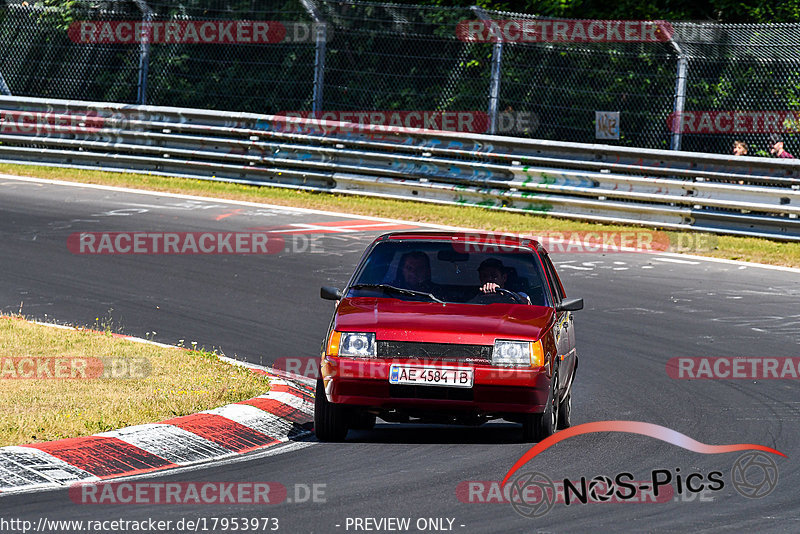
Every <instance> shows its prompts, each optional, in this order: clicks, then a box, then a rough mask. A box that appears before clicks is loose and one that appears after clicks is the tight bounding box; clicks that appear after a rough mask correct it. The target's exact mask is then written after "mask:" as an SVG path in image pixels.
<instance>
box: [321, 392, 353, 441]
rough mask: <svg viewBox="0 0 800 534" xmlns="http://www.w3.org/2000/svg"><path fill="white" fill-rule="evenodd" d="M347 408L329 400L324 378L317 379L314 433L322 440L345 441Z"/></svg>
mask: <svg viewBox="0 0 800 534" xmlns="http://www.w3.org/2000/svg"><path fill="white" fill-rule="evenodd" d="M347 431H348V428H347V410H346V408H345V407H344V406H342V405H340V404H333V403H331V402H328V397H326V396H325V386H324V385H323V383H322V379H319V380H317V392H316V393H315V395H314V433H315V434H316V435H317V439H318V440H320V441H344V438H346V437H347Z"/></svg>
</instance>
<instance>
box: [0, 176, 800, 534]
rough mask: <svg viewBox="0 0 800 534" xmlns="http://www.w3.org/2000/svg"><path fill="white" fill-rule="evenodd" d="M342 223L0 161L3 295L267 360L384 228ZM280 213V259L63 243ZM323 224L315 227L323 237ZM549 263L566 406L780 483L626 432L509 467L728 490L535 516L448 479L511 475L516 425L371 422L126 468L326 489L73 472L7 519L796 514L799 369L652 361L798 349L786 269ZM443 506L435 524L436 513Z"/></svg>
mask: <svg viewBox="0 0 800 534" xmlns="http://www.w3.org/2000/svg"><path fill="white" fill-rule="evenodd" d="M354 219H356V220H361V218H360V217H353V216H345V217H337V216H333V215H329V214H320V213H311V212H300V211H296V210H291V209H277V208H272V207H263V208H256V207H251V206H244V205H234V204H229V203H224V202H218V201H213V200H207V201H195V200H186V199H181V198H176V197H170V196H166V195H145V194H139V193H134V192H122V191H110V190H107V189H93V188H86V187H72V186H66V185H57V184H48V183H45V182H26V181H21V180H17V179H12V178H5V177H3V178H0V239H1V241H2V254H0V272H2V273H3V274H2V283H0V311H3V312H17V311H19V309H20V307H21V308H22V313H24V314H26V315H28V316H32V317H34V318H36V319H39V320H50V319H52V320H57V321H59V322H69V323H73V324H80V325H88V326H92V325H95V324H96V323H98V322H100V323H103V322H105V323H111V325H112V327H113V328H114V329H119V330H120V331H122V332H124V333H126V334H130V335H134V336H142V337H144V336H146V335H147V336H149V337H153V338H154V339H155V340H157V341H162V342H166V343H175V342H177V341H178V340H180V339H183V340H185V344H187V345H188V344H190V343H191V342H193V341H195V342H197V343H198V345H199V346H206V347H207V348H210V347H212V346H213V347H220V348H221V349H222V350H223V351H224V352H225V353H226V354H227V355H229V356H234V357H236V358H239V359H243V360H248V361H251V362H254V363H261V364H265V365H268V364H270V363H271V362H274V361H276V360H278V359H279V358H284V357H303V356H309V357H313V356H314V355H316V354H317V352H318V350H319V346H320V343H321V341H322V336H323V335H324V332H325V329H326V327H327V324H328V321H329V319H330V313H331V310H332V306H331V303H329V302H327V301H322V300H320V299H319V296H318V295H319V286H320V285H339V286H341V285H343V284H344V282H345V281H346V280H347V277H348V276H349V274H350V273H351V271H352V268H353V266H354V265H355V263H356V262H357V261H358V259H359V257H360V254H361V252H362V251H363V249H364V247H365V246H366V244H367V243H368V242H369V240H370V239H371V238H373V237H374V236H375V235H377V234H378V233H379V230H382V229H384V228H389V227H390V226H391V225H387V226H386V227H381V228H377V227H371V228H361V229H355V230H353V229H352V228H348V227H352V226H358V225H361V224H365V223H364V222H363V221H362V222H353V220H354ZM298 225H310V226H298ZM285 226H289V227H290V228H292V229H294V231H299V232H302V233H300V234H298V235H300V236H304V237H302V238H299V237H298V238H297V239H296V241H295V242H293V243H290V244H289V246H288V248H289V250H288V251H285V252H283V253H280V254H274V255H255V256H243V255H239V256H236V255H219V256H179V255H151V256H143V255H113V256H109V255H77V254H73V253H71V252H70V251H69V250H68V249H67V246H66V241H67V238H68V236H69V235H70V234H71V233H73V232H80V231H145V230H146V231H209V230H213V231H218V230H226V231H241V230H246V229H251V228H263V227H270V228H274V227H285ZM331 226H333V227H335V228H337V229H335V230H333V231H332V230H331ZM323 230H324V231H325V232H327V233H315V232H321V231H323ZM532 230H534V229H533V228H532ZM312 240H313V247H312V246H311V245H312ZM304 243H305V245H306V248H305V250H303V244H304ZM293 246H294V248H295V251H292V250H291V248H292V247H293ZM312 248H313V249H314V252H312V251H311V249H312ZM554 259H555V261H556V262H557V263H558V264H559V270H560V273H561V276H562V280H563V281H564V285H565V287H566V290H567V293H568V295H569V296H576V297H577V296H580V297H583V298H584V299H585V301H586V309H585V310H584V311H582V312H578V313H577V314H576V317H577V318H576V332H577V344H578V355H579V358H580V367H579V370H578V375H577V381H576V384H575V388H574V399H573V424H580V423H586V422H592V421H603V420H633V421H644V422H649V423H655V424H658V425H662V426H665V427H668V428H670V429H674V430H676V431H678V432H681V433H683V434H686V435H688V436H690V437H691V438H694V439H696V440H698V441H700V442H703V443H708V444H714V445H719V444H732V443H755V444H761V445H766V446H769V447H774V448H776V449H778V450H780V451H782V452H783V453H784V454H786V456H787V457H786V458H781V457H777V456H775V457H774V459H775V463H776V464H777V466H778V473H779V479H778V485H777V487H776V488H775V489H774V491H773V492H772V493H770V494H769V495H767V496H765V497H763V498H760V499H748V498H746V497H744V496H742V495H740V494H739V493H738V492H737V491H736V490H735V489H734V488H733V485H732V483H731V476H732V475H731V468H732V466H733V464H734V462H735V461H736V460H737V458H738V457H739V455H740V453H727V454H699V453H695V452H690V451H688V450H686V449H684V448H681V447H679V446H676V445H673V444H670V443H666V442H664V441H660V440H657V439H653V438H650V437H644V436H640V435H635V434H626V433H608V432H603V433H593V434H587V435H583V436H577V437H573V438H570V439H567V440H565V441H562V442H560V443H558V444H556V445H554V446H553V447H551V448H549V449H548V450H546V451H545V452H543V453H542V454H540V455H539V456H537V457H536V458H535V459H534V460H533V461H532V462H530V463H529V464H528V465H527V466H526V467H525V468H524V469H523V471H526V470H530V471H537V472H540V473H543V474H546V475H547V476H548V477H550V478H551V479H553V480H556V481H559V480H562V479H570V480H578V479H580V478H581V477H586V478H587V479H591V478H592V477H595V476H597V475H607V476H610V477H612V478H613V477H614V476H615V475H616V474H618V473H622V472H630V473H631V474H633V475H634V478H635V479H636V480H641V481H647V480H650V479H651V477H652V471H653V470H656V469H665V470H669V471H670V472H671V473H673V474H674V475H677V474H678V473H681V474H683V475H688V474H690V473H694V472H697V473H701V474H703V475H704V476H706V475H707V474H708V473H709V472H711V471H720V472H722V473H723V479H724V482H725V484H724V487H723V488H722V489H720V490H718V491H710V490H706V491H704V492H701V493H698V494H691V493H689V492H688V491H686V490H684V492H683V493H682V494H678V493H677V490H676V491H675V494H674V496H673V497H672V498H670V499H669V500H667V502H658V503H654V502H644V503H641V502H627V503H613V502H605V503H591V502H590V503H589V504H580V503H577V504H576V503H573V504H571V505H569V506H566V505H564V504H559V503H557V504H555V505H554V507H553V509H552V510H550V512H549V513H547V514H546V515H544V516H542V517H538V518H533V519H531V518H526V517H523V516H521V515H519V514H518V513H517V512H515V511H514V509H513V508H512V506H511V505H510V504H508V503H483V502H462V500H460V499H459V495H461V497H463V496H464V494H458V493H457V489H458V488H463V487H464V484H462V483H464V482H466V481H498V480H501V479H502V478H503V476H504V475H505V473H506V472H507V471H508V469H509V468H510V467H511V466H512V465H513V464H514V462H515V461H516V460H517V459H518V458H519V457H520V456H521V455H522V454H523V453H524V452H526V451H527V450H528V449H529V445H527V444H524V443H520V441H519V437H520V436H519V433H520V431H519V427H517V426H515V425H510V424H505V423H492V424H489V425H485V426H483V427H480V428H466V427H428V426H401V425H393V424H392V425H390V424H379V425H378V426H377V427H376V429H375V430H374V431H371V432H359V433H355V432H354V433H351V434H350V439H349V440H348V441H347V442H346V443H343V444H321V443H315V442H311V443H298V444H291V445H290V446H289V448H290V449H292V450H288V451H284V453H283V454H270V455H263V454H253V455H249V456H248V455H246V456H244V457H243V458H241V459H239V460H237V461H232V462H228V463H225V464H221V465H214V466H210V467H204V468H195V469H187V470H183V471H179V472H171V473H169V474H162V475H158V476H153V477H151V478H149V479H139V480H140V481H141V480H151V481H159V482H165V481H181V482H187V481H273V482H279V483H281V484H283V485H284V486H286V487H287V488H289V490H290V496H289V497H290V499H292V488H294V487H295V485H296V484H300V485H302V484H305V485H311V484H324V485H325V486H324V498H320V499H318V500H319V501H320V502H316V503H314V502H300V503H298V502H286V501H284V502H281V503H277V504H272V505H269V506H253V505H245V504H242V505H225V506H208V505H202V506H200V505H194V504H190V505H181V506H178V505H163V504H156V505H130V504H129V505H82V504H76V503H75V502H73V501H72V500H70V498H69V496H68V494H67V491H66V490H56V491H48V492H42V493H36V494H30V493H29V494H18V495H8V496H3V497H0V519H6V520H8V519H26V520H30V521H33V522H34V523H37V522H38V521H39V519H40V518H46V519H48V520H57V519H75V520H113V519H129V520H139V521H141V520H146V519H148V518H154V519H162V520H172V521H173V524H174V522H175V521H178V520H180V519H198V518H206V519H207V520H208V519H210V518H214V517H217V518H220V517H226V518H230V517H241V518H262V517H274V518H278V519H279V524H280V528H279V530H278V531H279V532H292V533H293V532H392V530H386V529H384V530H377V529H370V530H366V529H359V530H356V529H355V528H354V527H353V519H354V518H364V517H371V518H375V519H380V518H389V517H399V518H411V527H410V529H409V530H408V531H409V532H418V531H421V530H418V529H417V528H416V527H417V524H416V521H417V520H418V519H419V518H448V519H452V520H453V522H452V531H456V532H469V533H471V532H542V533H544V532H553V533H555V532H588V531H597V530H598V529H602V530H609V531H620V532H630V531H647V532H654V531H657V532H694V531H707V532H729V531H758V532H797V530H798V528H800V501H798V499H797V494H798V490H797V488H798V487H800V472H799V471H798V467H797V463H796V458H798V456H800V444H798V442H799V441H800V440H799V439H798V438H800V432H799V431H798V427H799V425H798V422H799V421H800V409H799V408H800V401H798V395H797V390H798V389H797V388H798V382H797V380H749V379H748V380H676V379H673V378H670V377H669V375H668V374H667V372H666V368H665V366H666V362H667V360H669V359H670V358H673V357H685V356H750V357H763V356H771V357H782V356H798V355H799V354H798V353H799V352H800V351H798V347H799V346H800V308H798V306H797V303H798V299H799V298H800V274H798V273H796V272H784V271H778V270H767V269H762V268H756V267H745V266H741V265H737V264H731V263H718V262H710V261H701V260H693V259H677V260H676V259H675V258H672V257H661V256H654V255H649V254H636V253H628V254H591V253H581V254H558V255H554ZM97 318H99V320H98V319H97ZM152 332H156V333H155V334H152ZM148 333H150V334H148ZM678 469H680V471H677V470H678ZM482 495H483V496H486V493H483V494H482ZM293 500H296V499H293ZM323 500H324V502H321V501H323ZM348 519H349V522H348ZM448 524H449V523H448V522H447V521H444V525H445V528H446V526H447V525H448ZM348 525H350V526H349V528H348ZM7 528H8V527H7ZM6 531H8V532H14V531H19V530H12V529H10V528H9V529H8V530H6ZM50 531H52V532H67V531H74V529H64V530H55V529H51V530H50ZM200 531H202V530H200ZM206 531H210V530H206ZM217 531H220V532H221V531H222V530H221V528H218V529H217ZM397 531H398V530H394V532H397ZM428 531H431V530H428Z"/></svg>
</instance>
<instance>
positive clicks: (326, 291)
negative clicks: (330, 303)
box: [319, 286, 344, 300]
mask: <svg viewBox="0 0 800 534" xmlns="http://www.w3.org/2000/svg"><path fill="white" fill-rule="evenodd" d="M319 296H320V298H323V299H325V300H342V297H343V296H344V295H343V294H342V290H341V289H339V288H338V287H328V286H322V287H321V288H320V290H319Z"/></svg>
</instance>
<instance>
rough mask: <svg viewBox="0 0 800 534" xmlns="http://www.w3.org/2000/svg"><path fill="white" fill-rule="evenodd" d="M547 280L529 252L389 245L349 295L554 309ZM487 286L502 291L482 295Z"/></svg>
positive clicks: (376, 253) (379, 249) (364, 268)
mask: <svg viewBox="0 0 800 534" xmlns="http://www.w3.org/2000/svg"><path fill="white" fill-rule="evenodd" d="M543 280H544V276H543V275H542V270H541V266H540V263H539V259H538V257H537V255H536V254H535V253H534V252H533V251H531V250H530V249H527V248H521V247H510V246H502V247H501V246H497V245H493V244H481V243H475V244H472V243H452V242H445V241H411V240H409V241H392V240H388V241H383V242H380V243H378V244H377V245H375V247H374V248H373V249H372V251H371V252H370V254H369V255H368V256H367V257H366V258H365V259H364V261H363V263H362V264H361V266H360V268H359V270H358V272H357V274H356V277H355V281H354V282H353V284H352V285H351V286H350V290H349V292H348V295H347V296H348V297H366V296H369V297H380V298H393V299H401V300H413V301H431V302H457V303H466V304H491V303H495V302H507V303H518V304H528V303H530V304H533V305H537V306H549V305H550V304H549V298H548V294H547V292H546V291H545V289H544V288H545V287H546V286H545V283H543ZM487 283H494V284H496V288H497V289H496V290H495V291H494V292H489V293H487V292H485V291H481V287H483V286H484V285H485V284H487ZM503 290H505V291H503ZM509 291H510V292H514V293H515V294H517V295H520V296H521V298H519V297H515V296H514V295H511V294H509V293H508V292H509Z"/></svg>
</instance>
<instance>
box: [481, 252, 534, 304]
mask: <svg viewBox="0 0 800 534" xmlns="http://www.w3.org/2000/svg"><path fill="white" fill-rule="evenodd" d="M478 278H480V280H481V287H480V288H478V291H479V292H480V294H484V295H487V294H492V295H496V294H498V291H497V290H498V289H508V288H506V282H508V269H506V267H505V265H503V262H502V261H500V260H498V259H497V258H488V259H485V260H483V261H482V262H481V264H480V265H478ZM516 294H517V295H519V296H520V297H522V299H523V302H524V303H527V304H530V303H531V298H530V297H529V296H528V295H527V294H526V293H522V292H519V291H517V292H516Z"/></svg>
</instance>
